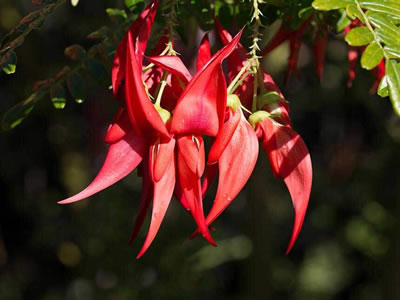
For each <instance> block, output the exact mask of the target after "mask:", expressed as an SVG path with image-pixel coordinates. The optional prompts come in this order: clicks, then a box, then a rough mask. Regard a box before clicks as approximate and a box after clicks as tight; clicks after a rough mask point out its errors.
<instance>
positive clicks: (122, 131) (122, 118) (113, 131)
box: [104, 107, 133, 144]
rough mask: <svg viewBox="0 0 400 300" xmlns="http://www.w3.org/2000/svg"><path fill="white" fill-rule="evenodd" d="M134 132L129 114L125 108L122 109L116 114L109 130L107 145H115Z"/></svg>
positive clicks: (106, 138) (106, 139)
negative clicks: (130, 132)
mask: <svg viewBox="0 0 400 300" xmlns="http://www.w3.org/2000/svg"><path fill="white" fill-rule="evenodd" d="M132 130H133V128H132V124H131V122H130V120H129V116H128V112H127V111H126V108H125V107H121V108H119V109H118V111H117V113H116V114H115V117H114V120H113V121H112V122H111V124H110V126H109V129H108V130H107V133H106V137H105V138H104V141H105V142H106V143H107V144H114V143H116V142H118V141H119V140H121V139H122V138H123V137H124V136H125V135H126V134H127V133H128V132H129V131H132Z"/></svg>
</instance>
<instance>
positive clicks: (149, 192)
mask: <svg viewBox="0 0 400 300" xmlns="http://www.w3.org/2000/svg"><path fill="white" fill-rule="evenodd" d="M147 166H148V162H147V159H145V160H144V161H143V176H142V177H143V180H142V195H141V199H140V205H139V211H138V214H137V216H136V220H135V224H134V225H133V229H132V232H131V236H130V238H129V244H131V243H132V242H133V241H134V240H135V239H136V238H137V236H138V234H139V232H140V229H141V228H142V226H143V223H144V220H145V218H146V215H147V212H148V210H149V208H150V203H151V200H152V199H153V183H152V182H151V180H150V177H149V171H148V168H147Z"/></svg>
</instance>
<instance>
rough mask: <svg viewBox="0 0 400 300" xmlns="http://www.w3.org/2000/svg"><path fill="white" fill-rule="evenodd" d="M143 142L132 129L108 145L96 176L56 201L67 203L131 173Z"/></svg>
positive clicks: (139, 155)
mask: <svg viewBox="0 0 400 300" xmlns="http://www.w3.org/2000/svg"><path fill="white" fill-rule="evenodd" d="M144 151H145V142H144V140H143V138H142V137H140V136H138V135H137V134H136V132H135V131H134V130H132V131H131V132H129V133H128V134H127V135H126V136H124V137H123V138H122V139H121V140H120V141H119V142H117V143H115V144H112V145H110V147H109V149H108V153H107V156H106V160H105V161H104V164H103V167H102V168H101V170H100V172H99V173H98V175H97V176H96V178H95V179H94V180H93V181H92V182H91V183H90V184H89V186H88V187H87V188H86V189H84V190H83V191H82V192H80V193H78V194H76V195H75V196H72V197H70V198H67V199H65V200H62V201H60V202H58V203H59V204H67V203H72V202H76V201H80V200H82V199H85V198H87V197H90V196H92V195H94V194H96V193H98V192H100V191H102V190H104V189H106V188H108V187H109V186H111V185H113V184H114V183H116V182H117V181H119V180H121V179H122V178H124V177H125V176H127V175H128V174H129V173H131V172H132V171H133V170H134V169H135V168H136V167H137V166H138V165H139V163H140V162H141V161H142V158H143V155H144Z"/></svg>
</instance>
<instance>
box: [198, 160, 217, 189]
mask: <svg viewBox="0 0 400 300" xmlns="http://www.w3.org/2000/svg"><path fill="white" fill-rule="evenodd" d="M217 173H218V164H213V165H207V168H206V171H205V172H204V178H203V182H202V183H201V193H202V195H203V197H204V196H205V194H207V192H208V190H209V188H210V186H211V185H212V183H213V182H214V180H215V178H216V177H217Z"/></svg>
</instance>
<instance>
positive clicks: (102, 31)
mask: <svg viewBox="0 0 400 300" xmlns="http://www.w3.org/2000/svg"><path fill="white" fill-rule="evenodd" d="M110 32H111V30H110V28H109V27H107V26H102V27H100V28H99V29H98V30H96V31H94V32H92V33H90V34H89V35H88V36H87V38H88V39H92V40H98V39H99V40H102V39H105V38H106V37H107V36H108V35H109V34H110Z"/></svg>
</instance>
